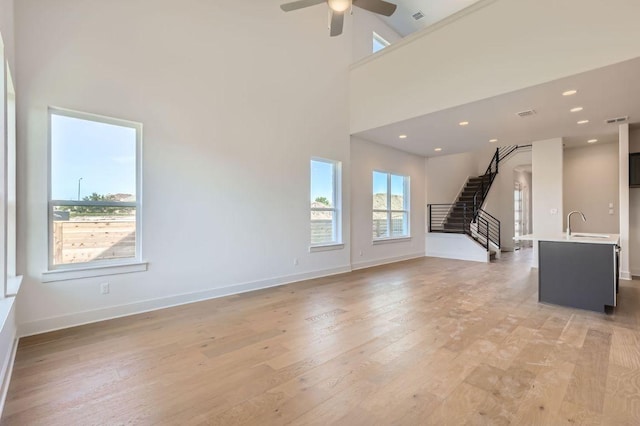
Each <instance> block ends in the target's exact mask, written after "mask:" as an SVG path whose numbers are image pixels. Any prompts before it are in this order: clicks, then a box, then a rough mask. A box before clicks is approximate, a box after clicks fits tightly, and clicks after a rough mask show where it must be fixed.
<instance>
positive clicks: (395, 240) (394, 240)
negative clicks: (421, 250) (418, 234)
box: [373, 237, 411, 246]
mask: <svg viewBox="0 0 640 426" xmlns="http://www.w3.org/2000/svg"><path fill="white" fill-rule="evenodd" d="M407 241H411V237H397V238H381V239H378V240H373V245H374V246H377V245H378V244H391V243H406V242H407Z"/></svg>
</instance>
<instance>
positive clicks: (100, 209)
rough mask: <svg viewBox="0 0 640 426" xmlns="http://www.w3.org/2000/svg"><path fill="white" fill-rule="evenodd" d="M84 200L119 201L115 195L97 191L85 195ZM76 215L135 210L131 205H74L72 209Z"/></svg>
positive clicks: (127, 212) (110, 213)
mask: <svg viewBox="0 0 640 426" xmlns="http://www.w3.org/2000/svg"><path fill="white" fill-rule="evenodd" d="M82 201H117V200H116V198H115V196H113V195H111V194H107V195H101V194H98V193H96V192H94V193H93V194H91V195H89V196H86V197H83V198H82ZM70 211H71V212H72V213H75V215H76V216H77V215H79V214H89V215H97V214H99V215H129V214H131V213H132V212H133V208H131V207H116V206H99V205H98V206H74V207H72V208H71V209H70Z"/></svg>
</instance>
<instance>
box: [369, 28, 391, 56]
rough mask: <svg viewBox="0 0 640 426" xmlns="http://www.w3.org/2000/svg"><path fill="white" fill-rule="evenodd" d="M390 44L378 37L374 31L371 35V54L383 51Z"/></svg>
mask: <svg viewBox="0 0 640 426" xmlns="http://www.w3.org/2000/svg"><path fill="white" fill-rule="evenodd" d="M390 44H391V43H389V42H388V41H387V40H385V39H384V38H382V37H381V36H380V34H378V33H376V32H375V31H374V33H373V53H376V52H377V51H379V50H382V49H384V48H385V47H387V46H389V45H390Z"/></svg>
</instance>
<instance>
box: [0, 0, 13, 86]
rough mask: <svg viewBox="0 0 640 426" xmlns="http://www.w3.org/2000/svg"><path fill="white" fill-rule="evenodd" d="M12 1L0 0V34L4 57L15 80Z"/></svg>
mask: <svg viewBox="0 0 640 426" xmlns="http://www.w3.org/2000/svg"><path fill="white" fill-rule="evenodd" d="M13 8H14V0H0V33H2V41H3V42H4V55H5V58H6V60H7V62H8V63H9V69H10V70H11V72H12V74H13V78H14V80H15V53H14V52H15V47H14V46H15V42H14V13H13Z"/></svg>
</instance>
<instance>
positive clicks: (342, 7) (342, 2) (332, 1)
mask: <svg viewBox="0 0 640 426" xmlns="http://www.w3.org/2000/svg"><path fill="white" fill-rule="evenodd" d="M327 3H329V7H330V8H331V10H333V11H334V12H338V13H340V12H344V11H346V10H347V9H349V8H350V7H351V0H327Z"/></svg>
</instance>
